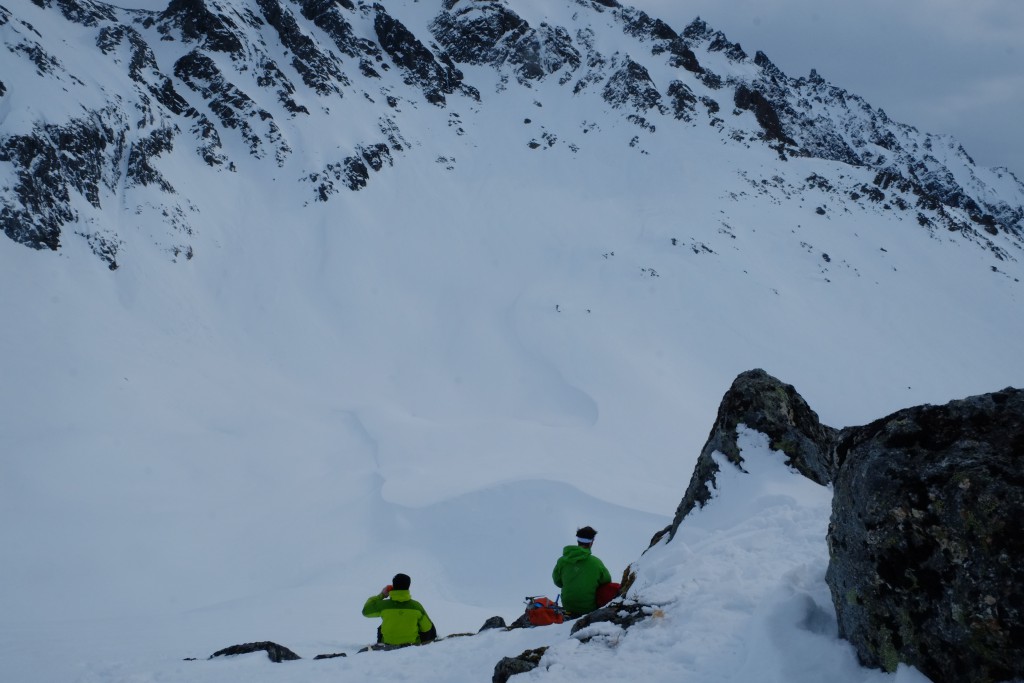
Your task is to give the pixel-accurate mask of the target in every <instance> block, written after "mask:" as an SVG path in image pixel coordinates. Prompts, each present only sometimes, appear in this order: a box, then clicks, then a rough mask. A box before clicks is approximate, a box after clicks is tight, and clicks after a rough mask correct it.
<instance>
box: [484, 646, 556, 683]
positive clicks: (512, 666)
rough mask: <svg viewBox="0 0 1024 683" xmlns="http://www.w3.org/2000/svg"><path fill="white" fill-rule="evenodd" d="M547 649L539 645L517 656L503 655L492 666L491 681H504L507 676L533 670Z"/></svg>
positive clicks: (498, 682) (506, 679) (497, 682)
mask: <svg viewBox="0 0 1024 683" xmlns="http://www.w3.org/2000/svg"><path fill="white" fill-rule="evenodd" d="M547 650H548V649H547V648H546V647H540V648H537V649H536V650H526V651H524V652H523V653H522V654H520V655H519V656H517V657H503V658H502V660H501V661H500V662H498V663H497V665H495V667H494V675H493V676H491V682H492V683H506V682H507V681H508V679H509V678H511V677H512V676H515V675H516V674H523V673H526V672H527V671H533V670H534V669H536V668H537V667H538V666H540V659H541V657H543V656H544V653H545V652H547Z"/></svg>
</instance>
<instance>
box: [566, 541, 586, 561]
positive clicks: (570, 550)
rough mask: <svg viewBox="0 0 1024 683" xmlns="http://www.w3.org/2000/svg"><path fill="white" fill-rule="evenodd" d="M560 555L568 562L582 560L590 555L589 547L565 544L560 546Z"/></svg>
mask: <svg viewBox="0 0 1024 683" xmlns="http://www.w3.org/2000/svg"><path fill="white" fill-rule="evenodd" d="M562 557H564V558H565V559H566V560H568V561H569V562H582V561H583V560H585V559H587V558H588V557H590V548H584V547H583V546H580V545H567V546H565V547H564V548H562Z"/></svg>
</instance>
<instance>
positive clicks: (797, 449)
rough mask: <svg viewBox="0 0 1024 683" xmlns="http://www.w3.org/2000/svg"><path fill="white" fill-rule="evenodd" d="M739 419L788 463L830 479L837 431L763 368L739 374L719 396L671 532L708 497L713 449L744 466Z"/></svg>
mask: <svg viewBox="0 0 1024 683" xmlns="http://www.w3.org/2000/svg"><path fill="white" fill-rule="evenodd" d="M740 424H743V425H746V426H747V427H749V428H750V429H753V430H756V431H759V432H761V433H763V434H766V435H767V436H768V439H769V443H770V445H771V448H772V449H774V450H777V451H782V452H783V453H785V454H786V456H788V460H787V461H786V464H788V465H789V466H790V467H793V468H795V469H796V470H797V471H799V472H800V473H801V474H803V475H804V476H805V477H807V478H808V479H811V480H812V481H815V482H817V483H819V484H823V485H824V484H828V483H830V482H831V481H832V478H833V476H834V475H835V471H836V464H835V462H834V458H833V455H832V453H833V448H834V444H835V440H836V438H837V436H838V432H837V431H836V430H835V429H833V428H831V427H828V426H826V425H823V424H821V422H820V421H819V420H818V415H817V414H816V413H815V412H814V411H813V410H811V408H810V406H808V405H807V402H806V401H805V400H804V399H803V397H801V396H800V394H798V393H797V391H796V389H794V388H793V387H792V386H791V385H789V384H783V383H782V382H780V381H779V380H777V379H775V378H774V377H772V376H771V375H769V374H768V373H767V372H765V371H764V370H748V371H747V372H744V373H742V374H740V375H739V376H738V377H737V378H736V379H735V380H734V381H733V383H732V386H731V387H730V388H729V391H727V392H726V394H725V396H724V397H723V398H722V403H721V404H720V405H719V407H718V417H717V418H716V420H715V424H714V427H712V429H711V434H710V435H709V436H708V440H707V442H706V443H705V444H704V448H703V449H702V450H701V452H700V456H699V457H698V458H697V465H696V467H695V468H694V471H693V476H692V477H691V479H690V484H689V486H688V487H687V489H686V493H685V495H684V496H683V500H682V501H681V502H680V503H679V508H678V509H677V510H676V515H675V519H674V520H673V521H672V527H671V531H670V538H671V536H675V533H676V530H677V529H678V528H679V524H680V522H682V520H683V518H684V517H686V515H688V514H689V513H690V511H691V510H693V509H694V508H696V507H698V506H701V507H703V506H704V505H705V504H706V503H707V502H708V501H709V500H710V499H711V488H712V487H714V485H715V477H716V474H717V473H718V471H719V468H718V465H717V464H716V463H715V461H714V458H712V455H711V454H712V453H714V452H716V451H717V452H719V453H721V454H723V455H724V456H725V457H726V458H727V459H728V460H729V461H730V462H731V463H733V464H734V465H736V467H738V468H740V469H741V470H742V469H743V458H742V456H741V455H740V451H739V447H738V446H737V444H736V427H737V426H738V425H740Z"/></svg>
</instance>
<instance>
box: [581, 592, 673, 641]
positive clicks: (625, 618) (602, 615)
mask: <svg viewBox="0 0 1024 683" xmlns="http://www.w3.org/2000/svg"><path fill="white" fill-rule="evenodd" d="M653 613H654V608H652V607H649V606H646V605H641V604H639V603H636V602H629V603H626V602H615V603H612V604H610V605H607V606H605V607H601V608H599V609H596V610H594V611H593V612H590V613H589V614H584V615H583V616H582V617H580V618H579V619H577V620H576V623H574V624H573V625H572V629H571V630H570V631H569V632H570V633H571V634H573V635H574V636H576V637H577V639H578V640H580V642H584V643H585V642H587V641H589V640H590V638H591V636H588V635H587V634H586V631H585V629H586V628H588V627H590V626H592V625H594V624H601V623H607V624H614V625H615V626H618V627H619V628H621V629H623V630H625V629H628V628H629V627H630V626H633V625H634V624H637V623H639V622H641V621H643V620H644V619H647V618H648V617H650V616H651V615H652V614H653ZM580 631H583V633H582V634H581V633H580Z"/></svg>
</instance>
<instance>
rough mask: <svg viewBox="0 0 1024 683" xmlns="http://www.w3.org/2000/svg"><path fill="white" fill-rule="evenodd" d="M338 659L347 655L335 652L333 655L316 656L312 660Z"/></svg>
mask: <svg viewBox="0 0 1024 683" xmlns="http://www.w3.org/2000/svg"><path fill="white" fill-rule="evenodd" d="M338 657H348V655H347V654H345V653H344V652H336V653H334V654H329V655H317V656H316V657H313V659H314V660H317V659H337V658H338Z"/></svg>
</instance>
